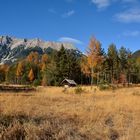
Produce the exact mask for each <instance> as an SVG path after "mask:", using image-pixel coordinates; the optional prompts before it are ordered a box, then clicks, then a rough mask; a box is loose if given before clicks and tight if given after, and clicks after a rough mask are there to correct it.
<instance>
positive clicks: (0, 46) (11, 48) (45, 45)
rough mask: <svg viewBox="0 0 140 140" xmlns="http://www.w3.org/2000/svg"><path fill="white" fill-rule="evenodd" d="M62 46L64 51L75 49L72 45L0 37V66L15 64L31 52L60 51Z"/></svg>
mask: <svg viewBox="0 0 140 140" xmlns="http://www.w3.org/2000/svg"><path fill="white" fill-rule="evenodd" d="M62 45H63V46H64V48H66V49H74V50H75V49H76V48H75V47H74V45H73V44H72V43H62V42H51V41H43V40H41V39H38V38H37V39H19V38H15V37H10V36H0V64H5V63H12V62H15V61H16V60H18V59H19V58H22V57H26V56H27V55H28V54H29V53H30V52H31V51H37V52H38V53H39V54H43V53H48V52H50V51H52V50H60V48H61V47H62Z"/></svg>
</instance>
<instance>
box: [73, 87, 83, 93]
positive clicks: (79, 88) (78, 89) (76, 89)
mask: <svg viewBox="0 0 140 140" xmlns="http://www.w3.org/2000/svg"><path fill="white" fill-rule="evenodd" d="M83 92H84V90H83V89H82V88H81V87H80V86H78V87H76V88H75V94H81V93H83Z"/></svg>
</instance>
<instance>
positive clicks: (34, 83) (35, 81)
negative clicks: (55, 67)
mask: <svg viewBox="0 0 140 140" xmlns="http://www.w3.org/2000/svg"><path fill="white" fill-rule="evenodd" d="M40 84H41V81H40V80H39V79H36V80H34V82H33V85H34V86H35V87H37V86H39V85H40Z"/></svg>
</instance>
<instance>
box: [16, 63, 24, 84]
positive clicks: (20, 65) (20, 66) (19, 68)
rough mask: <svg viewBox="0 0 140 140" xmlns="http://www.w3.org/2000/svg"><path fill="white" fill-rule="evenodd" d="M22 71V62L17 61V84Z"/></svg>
mask: <svg viewBox="0 0 140 140" xmlns="http://www.w3.org/2000/svg"><path fill="white" fill-rule="evenodd" d="M23 72H24V66H23V62H19V63H18V65H17V70H16V76H17V82H18V84H19V83H20V82H21V77H22V75H23Z"/></svg>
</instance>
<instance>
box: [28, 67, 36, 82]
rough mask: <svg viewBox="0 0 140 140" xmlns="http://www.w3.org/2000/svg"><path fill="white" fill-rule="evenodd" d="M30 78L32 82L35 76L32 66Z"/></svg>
mask: <svg viewBox="0 0 140 140" xmlns="http://www.w3.org/2000/svg"><path fill="white" fill-rule="evenodd" d="M28 78H29V81H30V82H33V80H34V78H35V76H34V72H33V69H32V68H31V69H30V71H29V74H28Z"/></svg>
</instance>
